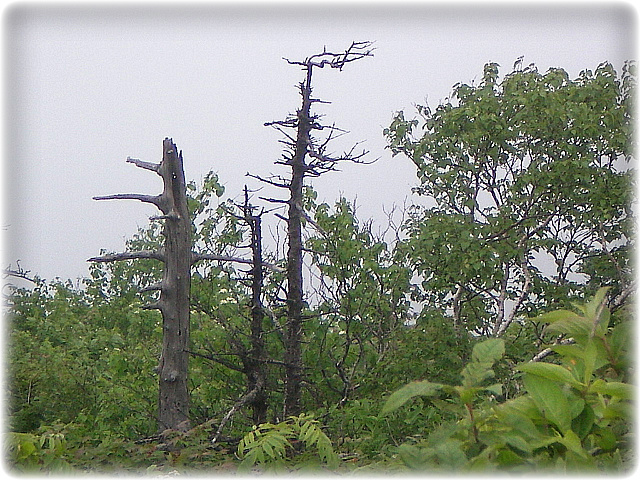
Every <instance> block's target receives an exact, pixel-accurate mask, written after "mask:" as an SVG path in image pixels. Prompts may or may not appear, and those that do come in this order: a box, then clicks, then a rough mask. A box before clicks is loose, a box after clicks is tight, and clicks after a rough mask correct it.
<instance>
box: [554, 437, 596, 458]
mask: <svg viewBox="0 0 640 480" xmlns="http://www.w3.org/2000/svg"><path fill="white" fill-rule="evenodd" d="M559 441H560V443H562V444H563V445H564V446H565V447H567V448H568V449H569V450H571V451H572V452H573V453H575V454H577V455H578V456H580V457H582V458H585V459H586V458H589V454H588V453H587V452H586V451H585V449H584V448H583V447H582V442H581V441H580V438H579V437H578V435H576V433H575V432H574V431H572V430H567V431H566V432H564V433H563V434H562V437H560V439H559Z"/></svg>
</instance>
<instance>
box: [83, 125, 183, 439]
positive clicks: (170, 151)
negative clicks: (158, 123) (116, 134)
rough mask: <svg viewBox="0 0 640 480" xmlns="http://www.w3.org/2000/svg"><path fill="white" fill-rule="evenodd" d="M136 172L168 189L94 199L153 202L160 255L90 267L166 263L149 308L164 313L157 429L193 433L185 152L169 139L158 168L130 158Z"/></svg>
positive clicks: (110, 258) (123, 256)
mask: <svg viewBox="0 0 640 480" xmlns="http://www.w3.org/2000/svg"><path fill="white" fill-rule="evenodd" d="M127 162H129V163H133V164H135V165H136V166H137V167H140V168H144V169H146V170H151V171H153V172H155V173H157V174H158V175H160V177H161V178H162V181H163V184H164V189H163V191H162V193H161V194H160V195H157V196H151V195H140V194H129V193H125V194H117V195H107V196H101V197H94V200H123V199H124V200H140V201H142V202H145V203H152V204H153V205H155V206H156V207H158V209H160V211H161V212H162V215H161V216H159V217H154V218H155V219H164V220H165V224H164V230H163V235H164V237H165V243H164V248H163V249H162V251H143V252H124V253H115V254H108V255H103V256H99V257H93V258H90V259H89V261H92V262H114V261H118V260H130V259H137V258H151V259H155V260H160V261H162V262H164V271H163V276H162V281H161V282H160V283H158V284H156V285H153V286H150V287H147V288H146V289H144V290H146V291H149V290H158V291H160V296H159V299H158V301H157V302H156V303H154V304H152V305H147V306H146V308H155V309H158V310H160V312H161V313H162V322H163V340H162V354H161V357H160V363H159V365H158V368H157V372H158V375H159V396H158V397H159V398H158V429H159V430H160V431H164V430H166V429H175V430H180V431H187V430H188V429H189V426H190V425H189V391H188V388H187V373H188V368H189V364H188V361H189V354H188V347H189V292H190V288H191V262H192V260H193V255H192V253H191V221H190V218H189V210H188V208H187V194H186V184H185V177H184V167H183V161H182V152H178V150H177V148H176V146H175V144H174V143H173V141H172V140H171V139H170V138H165V139H164V142H163V154H162V162H160V163H159V164H155V163H149V162H143V161H141V160H138V159H133V158H127Z"/></svg>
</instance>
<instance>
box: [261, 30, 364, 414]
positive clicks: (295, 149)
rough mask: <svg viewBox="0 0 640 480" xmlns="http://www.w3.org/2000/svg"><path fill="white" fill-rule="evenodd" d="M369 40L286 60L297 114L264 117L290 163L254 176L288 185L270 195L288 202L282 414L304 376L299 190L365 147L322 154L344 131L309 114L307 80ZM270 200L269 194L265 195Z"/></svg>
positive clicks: (296, 404) (355, 56) (357, 52)
mask: <svg viewBox="0 0 640 480" xmlns="http://www.w3.org/2000/svg"><path fill="white" fill-rule="evenodd" d="M370 47H371V43H370V42H354V43H352V44H351V46H350V47H349V48H348V49H347V50H345V51H344V52H341V53H332V52H327V51H326V49H325V50H324V51H323V52H322V53H319V54H317V55H312V56H311V57H309V58H307V59H306V60H304V61H290V60H287V62H288V63H290V64H292V65H299V66H301V67H302V70H303V71H304V72H305V79H304V81H303V82H302V83H301V84H300V95H301V97H302V105H301V108H300V109H299V110H298V111H297V114H296V116H295V117H290V118H287V119H286V120H282V121H275V122H268V123H266V124H265V125H267V126H272V127H274V128H276V129H277V130H278V131H280V132H281V133H283V134H284V136H285V137H286V139H287V140H284V141H283V143H284V144H285V145H287V147H288V149H289V151H288V152H287V153H285V154H284V155H283V157H284V160H283V161H279V162H276V163H278V164H281V165H287V166H289V167H291V178H290V179H289V180H282V179H280V177H277V180H274V179H273V178H272V179H265V178H260V177H257V176H255V175H253V177H254V178H258V179H259V180H261V181H263V182H266V183H269V184H271V185H273V186H276V187H280V188H286V189H288V190H289V199H288V200H287V201H282V200H273V199H271V201H274V202H276V203H286V204H287V206H288V212H287V213H288V218H287V240H288V251H287V326H286V332H285V337H284V338H285V345H284V347H285V353H284V358H283V360H284V364H285V380H284V387H285V391H284V417H285V418H286V417H287V416H290V415H298V414H300V413H301V404H300V397H301V387H302V380H303V368H304V367H303V363H302V342H303V328H302V327H303V308H304V297H303V276H302V252H303V245H302V219H303V218H304V217H306V214H305V212H304V210H303V189H304V179H305V178H306V177H317V176H320V175H321V174H323V173H326V172H328V171H332V170H335V169H336V168H335V167H336V164H337V163H338V162H340V161H343V160H349V161H354V162H358V161H360V159H361V158H362V157H363V156H364V155H365V153H366V152H362V153H361V154H357V155H354V154H353V150H354V149H355V147H354V148H352V149H351V151H349V152H346V153H344V154H343V155H341V156H338V157H335V156H332V155H330V154H327V153H326V147H327V145H328V143H329V142H330V141H331V139H332V138H334V135H335V134H336V132H338V133H343V132H342V131H341V130H339V129H337V128H336V127H335V126H329V125H322V124H321V123H320V122H319V119H320V117H319V116H318V115H315V114H312V113H311V107H312V105H313V104H314V103H317V102H322V101H321V100H319V99H317V98H312V96H311V81H312V74H313V68H314V67H318V68H324V67H325V66H329V67H331V68H337V69H339V70H342V68H343V67H344V66H345V65H346V64H347V63H350V62H353V61H355V60H359V59H361V58H363V57H367V56H371V55H372V49H371V48H370ZM285 128H293V129H295V130H296V135H295V137H294V136H293V135H290V134H288V133H286V132H285V130H284V129H285ZM314 130H325V131H328V132H329V133H328V135H327V137H326V138H325V139H324V140H322V141H318V140H317V139H315V138H314V137H313V136H312V132H313V131H314ZM267 200H269V199H267Z"/></svg>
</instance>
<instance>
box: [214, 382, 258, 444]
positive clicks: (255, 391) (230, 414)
mask: <svg viewBox="0 0 640 480" xmlns="http://www.w3.org/2000/svg"><path fill="white" fill-rule="evenodd" d="M262 388H263V384H262V383H258V384H256V385H255V386H254V387H253V388H252V389H251V390H250V391H249V392H247V393H246V394H245V395H243V396H242V397H241V398H240V400H238V401H237V402H236V403H235V404H234V405H233V407H231V410H229V411H228V412H227V414H226V415H225V416H224V418H223V419H222V421H221V422H220V425H218V430H216V433H215V435H214V436H213V438H212V439H211V444H212V445H213V444H215V443H216V442H217V441H218V438H219V437H220V434H221V433H222V429H223V428H224V427H225V426H226V425H227V423H228V422H229V420H231V417H233V415H234V414H235V413H236V412H237V411H238V410H239V409H240V408H242V407H243V406H244V405H246V404H247V403H250V402H252V401H253V400H254V399H255V398H256V396H257V395H258V393H260V390H262Z"/></svg>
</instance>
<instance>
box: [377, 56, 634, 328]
mask: <svg viewBox="0 0 640 480" xmlns="http://www.w3.org/2000/svg"><path fill="white" fill-rule="evenodd" d="M634 71H635V67H634V64H632V63H627V64H625V65H624V67H623V71H622V75H621V77H618V75H617V74H616V72H615V70H614V69H613V67H612V66H611V65H610V64H608V63H603V64H601V65H600V66H598V68H597V69H596V70H595V72H592V71H590V70H585V71H583V72H581V74H580V75H579V77H578V78H576V79H575V80H570V79H569V76H568V74H567V73H566V72H565V71H564V70H562V69H558V68H553V69H550V70H549V71H548V72H546V73H544V74H542V73H540V72H538V70H537V69H536V68H535V66H533V65H530V66H529V67H527V68H525V69H521V70H515V71H513V72H511V73H509V74H508V75H506V76H505V77H504V78H503V79H502V80H501V81H499V78H498V65H497V64H495V63H489V64H487V65H486V66H485V68H484V74H483V76H482V81H481V82H480V83H479V84H478V85H466V84H457V85H456V86H454V90H453V94H452V98H451V99H449V100H448V101H447V102H445V103H443V104H442V105H440V106H438V107H437V108H436V109H435V110H433V111H432V110H431V109H430V108H429V107H425V106H419V107H418V112H419V114H420V115H421V120H417V119H414V120H406V119H405V117H404V114H403V112H400V113H398V114H397V116H396V117H395V118H394V120H393V122H392V124H391V126H390V127H389V128H387V129H385V135H386V137H387V139H388V142H389V147H390V148H391V150H392V151H393V153H394V154H403V155H405V156H407V157H408V158H409V159H411V160H412V161H413V162H414V163H415V165H416V168H417V172H418V176H419V178H420V185H419V186H417V187H416V188H415V189H414V190H415V192H416V193H418V194H419V195H421V196H423V197H425V200H426V205H427V206H425V207H414V210H413V212H412V214H411V217H410V219H409V221H408V222H407V224H406V229H407V233H408V236H409V239H408V240H407V242H406V243H405V245H404V248H405V251H406V254H407V256H408V258H409V259H410V260H411V262H412V264H413V265H414V268H415V271H416V273H418V274H419V275H420V276H421V280H422V287H423V288H422V298H421V300H424V301H425V302H426V303H427V304H428V305H429V306H431V307H435V308H440V309H442V311H444V312H446V313H447V314H449V315H450V316H451V317H452V319H453V322H454V326H455V328H456V329H457V331H458V334H459V336H462V334H463V331H464V330H465V329H467V330H474V329H475V330H477V331H478V332H481V333H484V334H491V335H497V336H500V335H502V334H503V333H504V332H505V331H506V329H507V328H508V327H509V325H510V324H511V323H512V322H513V320H514V319H515V318H516V317H517V316H518V315H520V314H524V313H535V312H536V311H538V310H539V309H541V308H546V307H548V305H547V303H548V302H550V301H553V302H556V303H559V304H563V302H564V299H567V298H571V297H575V296H576V295H578V294H580V293H581V292H583V291H589V290H590V291H593V289H595V285H597V284H605V285H610V286H612V287H613V292H614V294H615V295H614V301H613V303H614V304H615V305H619V304H621V303H622V300H623V299H624V298H626V296H627V295H628V293H629V292H630V291H631V289H632V278H631V264H630V261H629V252H630V250H631V247H632V243H633V241H632V224H633V215H632V211H631V207H630V204H631V198H632V190H633V189H632V172H631V170H630V167H629V164H630V161H631V159H632V108H631V107H632V105H631V99H632V93H633V87H634V85H635V77H634ZM596 272H598V273H596ZM585 288H586V290H585ZM616 298H617V300H616ZM556 306H557V305H556ZM488 319H491V320H490V321H489V320H488Z"/></svg>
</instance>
